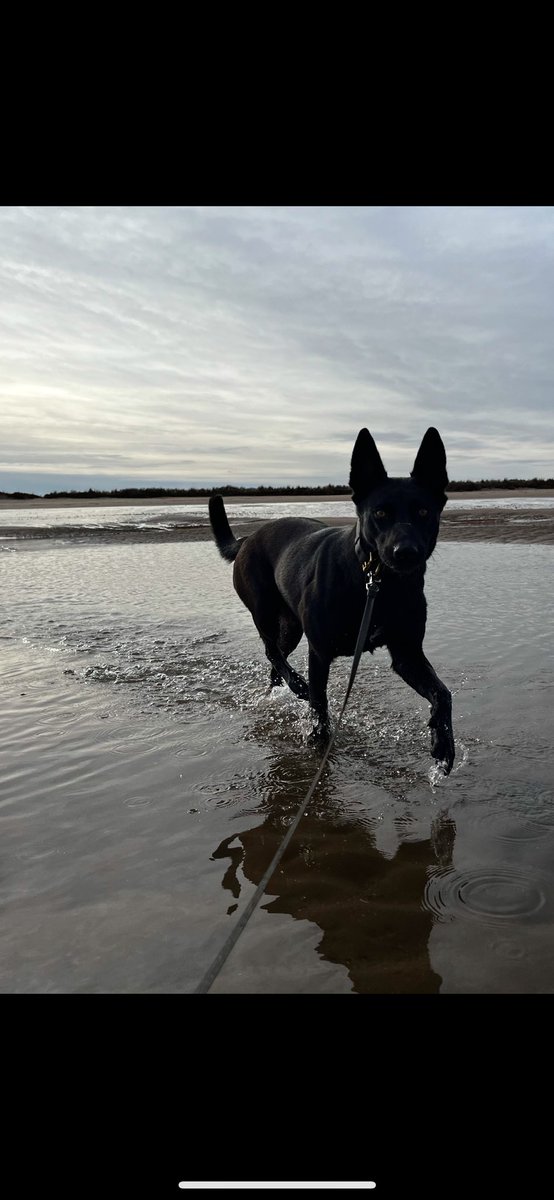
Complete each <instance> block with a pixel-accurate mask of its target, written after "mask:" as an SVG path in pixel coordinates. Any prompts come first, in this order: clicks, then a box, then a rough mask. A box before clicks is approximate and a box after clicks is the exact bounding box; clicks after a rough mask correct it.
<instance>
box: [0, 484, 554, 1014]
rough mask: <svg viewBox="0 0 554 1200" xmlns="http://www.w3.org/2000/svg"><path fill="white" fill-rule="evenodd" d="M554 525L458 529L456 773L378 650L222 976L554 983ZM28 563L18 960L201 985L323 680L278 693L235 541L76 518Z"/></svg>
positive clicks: (16, 823) (14, 707)
mask: <svg viewBox="0 0 554 1200" xmlns="http://www.w3.org/2000/svg"><path fill="white" fill-rule="evenodd" d="M309 507H310V515H314V516H315V515H316V506H315V505H310V506H309ZM256 508H257V513H256V515H262V514H261V513H260V510H259V506H256ZM74 511H77V510H74ZM279 511H280V512H281V513H282V512H283V508H282V506H279ZM325 511H329V510H328V509H327V508H326V509H325ZM187 512H188V513H190V507H189V508H188V509H187ZM33 515H34V514H33ZM135 516H136V509H135ZM553 553H554V550H553V548H552V547H550V546H525V545H510V546H505V545H492V544H482V543H477V544H476V543H463V542H462V543H453V544H449V543H441V544H439V547H438V548H437V551H436V552H435V555H434V557H433V559H432V560H431V563H430V565H429V568H428V574H427V586H426V592H427V598H428V603H429V620H428V632H427V638H426V643H425V647H426V652H427V655H428V657H429V658H430V660H431V662H432V663H433V665H434V666H435V668H436V670H437V671H438V673H439V675H441V677H442V678H443V679H444V680H445V682H446V683H447V684H448V685H449V686H450V688H451V690H452V692H453V701H454V722H455V734H456V738H457V758H456V764H455V768H454V771H453V773H452V775H451V776H450V777H449V778H448V779H443V778H440V779H438V780H436V779H435V772H434V769H433V766H432V760H431V758H430V756H429V744H428V730H427V719H428V705H427V703H426V702H425V701H424V700H422V699H421V698H420V697H418V696H417V695H416V694H415V693H413V692H411V691H410V690H409V689H408V688H407V686H406V685H405V684H404V683H403V682H402V681H401V680H399V679H398V678H397V677H396V676H394V675H393V674H392V672H391V671H390V670H389V656H388V653H387V652H386V651H378V652H377V653H376V654H375V655H374V656H373V658H371V657H370V656H369V655H366V656H365V657H364V659H363V661H362V665H361V668H360V673H359V676H358V679H357V681H356V684H355V687H354V691H353V694H352V698H351V702H350V705H349V708H348V710H347V714H346V717H345V719H344V725H343V726H342V727H341V731H340V733H339V736H338V739H337V743H336V746H335V748H334V750H333V752H332V756H331V761H330V764H329V768H328V770H327V771H326V774H325V776H324V778H323V780H322V782H321V784H320V785H319V788H318V790H317V792H316V795H315V797H314V799H313V801H312V804H311V806H310V809H309V811H308V813H307V815H306V817H305V818H304V819H303V821H302V822H301V824H300V827H299V830H298V831H297V833H296V835H295V836H294V838H293V840H292V843H291V845H290V847H289V849H288V850H287V852H286V854H285V857H284V859H283V861H282V863H281V866H280V867H279V869H278V871H277V873H276V876H275V877H274V879H273V880H272V882H271V885H270V888H269V892H268V894H267V896H266V897H265V899H264V900H263V901H262V904H261V906H260V907H259V908H258V910H257V911H256V912H255V914H254V916H253V917H252V919H251V921H250V923H249V925H248V927H247V929H246V931H245V933H244V934H243V935H242V937H241V938H240V940H239V942H238V944H237V946H236V948H235V950H234V951H233V953H232V954H231V956H230V958H229V960H228V962H227V963H226V965H225V967H224V969H223V971H222V973H221V975H220V976H219V979H218V980H217V981H216V983H215V985H214V987H213V989H212V990H213V991H214V992H316V993H317V992H362V993H363V992H365V993H371V992H385V993H388V992H438V991H440V992H444V993H446V992H552V991H554V963H553V961H552V955H551V952H550V947H551V942H552V934H553V921H554V903H553V902H554V890H553V889H554V872H553V868H554V794H553V789H552V782H551V781H552V779H553V778H554V750H553V742H552V732H553V728H552V726H553V722H552V715H551V714H552V697H553V691H552V689H553V687H554V652H553V647H554V629H553V625H554V621H553V616H552V602H551V579H552V566H553V557H552V556H553ZM1 571H2V594H3V600H4V616H3V622H2V627H1V635H2V641H1V645H2V656H3V660H4V680H3V682H4V689H3V690H4V697H3V700H4V703H3V706H2V714H1V716H0V735H1V739H2V758H1V771H0V782H1V785H2V787H1V796H0V819H1V821H2V833H3V837H2V846H3V851H2V854H3V861H4V867H3V874H2V879H3V882H2V897H3V902H4V909H5V919H4V922H3V932H2V934H1V935H0V936H1V942H2V954H1V962H2V967H1V971H0V987H1V989H2V990H3V991H4V992H6V991H7V992H12V991H15V992H188V991H192V990H194V987H195V986H196V984H197V982H198V980H199V978H200V977H201V975H202V974H203V972H204V970H205V969H206V967H207V966H208V964H209V963H210V961H211V959H212V957H213V956H214V955H215V954H216V952H217V950H218V949H219V947H220V945H221V944H222V942H223V940H224V938H225V937H226V935H227V933H228V931H229V930H230V928H231V925H232V922H233V921H234V920H236V918H237V915H238V914H239V913H240V911H241V910H242V906H243V905H244V904H245V903H246V901H247V900H248V898H249V897H250V895H251V894H252V892H253V889H254V887H255V885H256V884H257V882H258V881H259V879H260V878H261V876H262V874H263V872H264V870H265V868H266V866H267V864H268V863H269V861H270V859H271V857H272V855H273V853H274V851H275V849H276V848H277V845H278V844H279V841H280V839H281V838H282V836H283V833H284V831H285V829H286V827H287V824H288V822H289V820H290V819H291V817H292V816H293V814H294V812H295V811H296V808H297V807H298V805H299V803H300V801H301V799H302V797H303V795H304V793H305V791H306V790H307V788H308V785H309V782H310V780H311V778H312V776H313V774H314V773H315V770H316V767H317V764H318V755H317V753H316V752H314V750H313V749H312V748H311V746H310V745H309V743H308V741H307V736H308V733H309V729H310V724H309V720H308V716H307V711H306V706H305V705H304V704H303V703H302V702H300V701H298V700H296V699H295V698H294V697H293V696H292V695H291V694H290V693H289V692H288V690H286V689H284V688H279V689H276V690H275V691H273V692H272V693H271V694H269V693H268V674H269V672H268V666H267V663H266V660H265V658H264V656H263V652H262V647H261V642H260V641H259V639H258V636H257V634H256V631H255V629H254V626H253V624H252V621H251V618H250V615H249V614H248V613H247V612H246V610H245V609H244V608H243V607H242V606H241V604H240V602H239V600H238V598H237V597H236V595H235V593H234V591H233V588H232V582H231V569H230V568H229V567H228V566H227V565H226V564H224V563H223V562H222V561H221V560H220V559H219V557H218V555H217V553H216V551H215V549H214V547H213V546H212V545H211V544H209V543H189V544H187V543H182V544H181V543H171V544H155V543H154V544H152V543H149V544H125V545H113V544H103V543H102V540H101V538H100V539H99V540H98V542H97V543H96V544H91V545H86V546H81V545H76V544H73V545H64V544H61V543H60V542H58V541H56V540H53V541H49V542H48V543H45V542H42V543H37V544H35V548H34V550H33V553H32V554H29V553H20V552H18V551H17V549H16V551H15V552H14V553H11V554H4V555H3V556H2V560H1ZM304 646H305V644H304V643H302V644H301V646H300V647H299V649H298V651H297V652H296V653H295V655H293V661H294V662H295V663H296V665H297V666H298V668H299V669H301V670H305V668H306V654H305V649H304ZM349 666H350V661H349V660H339V661H338V662H337V663H335V664H334V667H333V668H332V673H331V683H330V698H331V706H332V710H333V712H334V713H335V714H336V713H337V712H338V710H339V707H340V703H341V700H342V695H343V693H344V688H345V684H346V679H347V676H348V670H349Z"/></svg>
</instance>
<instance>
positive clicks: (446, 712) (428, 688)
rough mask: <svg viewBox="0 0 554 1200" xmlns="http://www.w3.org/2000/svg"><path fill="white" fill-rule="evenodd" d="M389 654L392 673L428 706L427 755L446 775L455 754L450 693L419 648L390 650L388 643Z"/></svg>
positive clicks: (406, 647) (450, 768) (392, 648)
mask: <svg viewBox="0 0 554 1200" xmlns="http://www.w3.org/2000/svg"><path fill="white" fill-rule="evenodd" d="M389 652H390V655H391V658H392V669H393V671H396V674H397V675H400V677H401V679H404V680H405V682H406V683H408V684H409V685H410V687H412V688H413V689H414V691H416V692H418V693H419V695H420V696H424V697H425V699H426V700H428V701H429V703H430V705H431V718H430V721H429V728H430V730H431V755H432V757H433V758H435V759H436V760H437V761H438V762H442V763H443V764H444V772H445V774H446V775H449V774H450V771H451V770H452V767H453V764H454V757H455V753H456V752H455V748H454V734H453V732H452V697H451V695H450V692H449V690H448V688H447V687H446V685H445V684H444V683H443V682H442V679H439V677H438V675H437V673H436V671H434V670H433V667H432V666H431V663H430V662H429V661H428V659H427V658H426V657H425V655H424V653H423V650H422V649H421V647H419V648H417V649H416V648H414V647H413V646H405V645H404V646H392V645H391V644H390V643H389Z"/></svg>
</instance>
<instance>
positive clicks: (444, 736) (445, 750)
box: [429, 721, 456, 775]
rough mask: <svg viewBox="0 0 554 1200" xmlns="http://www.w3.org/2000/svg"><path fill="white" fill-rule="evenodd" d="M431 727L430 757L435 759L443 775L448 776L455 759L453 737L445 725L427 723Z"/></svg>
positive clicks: (448, 727) (450, 730) (438, 722)
mask: <svg viewBox="0 0 554 1200" xmlns="http://www.w3.org/2000/svg"><path fill="white" fill-rule="evenodd" d="M429 724H430V726H431V757H432V758H434V759H435V761H436V762H437V765H438V766H439V767H440V768H441V770H442V771H443V774H444V775H450V772H451V770H452V767H453V766H454V758H455V757H456V748H455V746H454V735H453V733H452V729H451V728H450V726H449V725H447V724H446V723H442V722H440V721H437V722H436V723H434V722H433V724H431V721H430V722H429Z"/></svg>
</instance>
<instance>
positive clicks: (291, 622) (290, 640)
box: [270, 610, 304, 690]
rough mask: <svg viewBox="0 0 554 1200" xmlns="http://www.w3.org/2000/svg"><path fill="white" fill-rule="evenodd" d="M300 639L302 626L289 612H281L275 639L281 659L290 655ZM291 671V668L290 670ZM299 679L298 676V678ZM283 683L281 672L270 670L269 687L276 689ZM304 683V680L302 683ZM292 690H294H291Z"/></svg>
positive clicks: (275, 669)
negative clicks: (277, 634)
mask: <svg viewBox="0 0 554 1200" xmlns="http://www.w3.org/2000/svg"><path fill="white" fill-rule="evenodd" d="M301 637H302V625H301V624H300V621H297V620H296V618H295V617H294V616H293V614H292V613H291V612H290V611H288V610H287V611H286V612H285V611H284V610H281V612H280V614H279V637H278V639H277V646H278V649H279V650H280V651H281V654H282V655H283V658H287V659H288V656H289V654H292V652H293V650H296V647H297V645H298V643H299V641H300V639H301ZM291 669H292V668H291ZM299 678H300V676H299ZM283 682H284V680H283V676H282V675H281V672H280V671H279V670H278V669H277V667H274V666H272V668H271V685H270V686H271V687H272V688H273V687H278V686H279V685H280V684H282V683H283ZM302 682H304V680H303V681H302ZM293 690H294V689H293Z"/></svg>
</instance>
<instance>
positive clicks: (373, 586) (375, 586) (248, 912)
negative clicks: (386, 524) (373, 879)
mask: <svg viewBox="0 0 554 1200" xmlns="http://www.w3.org/2000/svg"><path fill="white" fill-rule="evenodd" d="M380 568H381V564H380V563H378V565H377V567H376V569H375V570H372V560H371V556H370V557H369V559H368V560H367V562H365V563H362V570H363V571H365V572H366V573H367V579H366V585H365V586H366V592H367V596H366V602H365V608H364V613H363V617H362V623H361V625H360V632H359V633H358V640H357V642H356V648H355V650H354V658H353V659H352V668H351V671H350V678H349V680H348V686H347V688H346V695H345V697H344V701H343V705H342V708H341V710H340V713H339V717H338V720H337V723H336V725H335V728H334V730H333V733H332V734H331V738H330V740H329V742H328V745H327V749H326V751H325V754H324V755H323V758H322V760H321V762H320V764H319V767H318V769H317V771H316V774H315V775H314V778H313V780H312V782H311V784H310V787H309V788H308V791H307V792H306V795H305V797H304V799H303V801H302V803H301V805H300V808H299V809H298V812H297V814H296V816H295V817H294V818H293V820H292V821H291V823H290V825H289V827H288V829H287V832H286V834H285V836H284V838H283V840H282V842H281V845H280V846H279V848H278V850H277V851H276V853H275V854H274V856H273V858H272V860H271V862H270V864H269V866H268V868H267V871H266V872H265V874H264V875H263V876H262V879H261V880H260V882H259V884H258V886H257V888H256V891H255V892H254V895H253V896H251V898H250V900H249V901H248V904H247V905H246V908H245V910H244V912H243V913H242V915H241V916H240V917H239V919H238V921H237V923H236V925H235V926H234V928H233V929H232V930H231V932H230V934H229V936H228V938H227V939H226V941H225V942H224V943H223V946H222V947H221V950H220V951H219V953H218V954H216V956H215V958H214V960H213V962H212V964H211V966H210V967H209V968H208V970H207V971H206V972H205V974H204V975H203V976H202V979H201V980H200V983H199V984H198V987H196V988H195V989H194V994H195V995H196V993H198V992H209V990H210V988H211V986H212V983H213V982H214V980H215V979H216V977H217V976H218V975H219V972H220V971H221V968H222V966H223V964H224V962H225V961H226V959H227V958H228V957H229V955H230V953H231V950H232V949H233V946H234V945H235V943H236V942H237V941H238V939H239V937H240V935H241V933H242V932H243V930H244V929H245V927H246V924H247V922H248V921H249V920H250V917H251V916H252V913H253V912H254V909H255V907H256V905H257V904H258V901H259V900H261V898H262V896H263V894H264V892H265V889H266V887H267V885H268V883H269V881H270V879H271V876H272V875H273V872H274V871H275V868H276V867H277V866H278V865H279V863H280V861H281V859H282V857H283V854H284V853H285V850H286V848H287V846H288V844H289V842H290V840H291V838H292V835H293V833H294V831H295V829H297V827H298V825H299V823H300V821H301V820H302V817H303V816H304V813H305V811H306V809H307V807H308V804H309V803H310V800H311V798H312V796H313V794H314V791H315V789H316V787H317V785H318V783H319V781H320V779H321V776H322V774H323V770H324V768H325V765H326V763H327V760H328V758H329V755H330V753H331V750H332V749H333V746H334V744H335V738H336V736H337V732H338V728H339V725H340V723H341V720H342V717H343V714H344V711H345V709H346V705H347V704H348V698H349V696H350V692H351V691H352V685H353V683H354V679H355V678H356V671H357V670H358V664H359V662H360V658H361V656H362V651H363V648H364V646H365V643H366V638H367V635H368V633H369V627H370V625H371V618H372V615H373V605H374V604H375V598H376V596H377V593H378V591H379V581H378V579H377V575H378V572H379V571H380Z"/></svg>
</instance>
